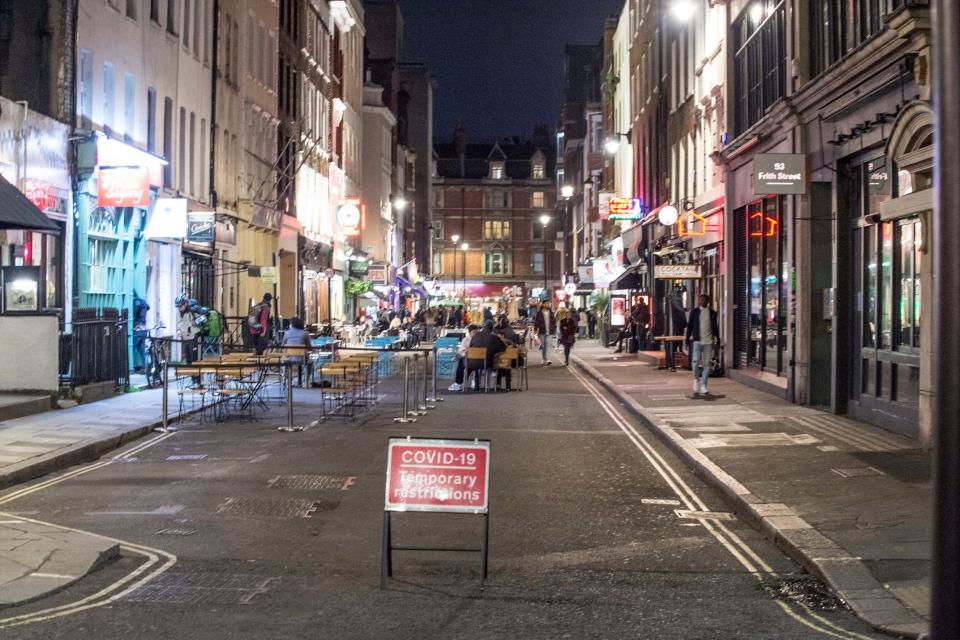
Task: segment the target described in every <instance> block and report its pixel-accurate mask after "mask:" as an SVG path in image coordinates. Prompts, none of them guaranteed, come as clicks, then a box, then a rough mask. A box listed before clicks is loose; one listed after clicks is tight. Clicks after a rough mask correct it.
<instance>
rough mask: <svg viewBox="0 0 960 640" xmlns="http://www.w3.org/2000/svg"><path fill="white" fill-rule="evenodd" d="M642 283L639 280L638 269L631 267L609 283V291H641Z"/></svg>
mask: <svg viewBox="0 0 960 640" xmlns="http://www.w3.org/2000/svg"><path fill="white" fill-rule="evenodd" d="M642 288H643V281H642V280H641V278H640V274H639V273H638V269H637V268H636V267H633V268H631V269H627V270H626V271H624V272H623V273H621V274H620V275H619V276H618V277H617V279H616V280H614V281H613V282H611V283H610V287H609V289H610V290H628V289H629V290H635V289H642Z"/></svg>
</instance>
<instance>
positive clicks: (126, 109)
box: [123, 73, 137, 142]
mask: <svg viewBox="0 0 960 640" xmlns="http://www.w3.org/2000/svg"><path fill="white" fill-rule="evenodd" d="M136 91H137V81H136V80H135V79H134V77H133V74H132V73H125V74H124V75H123V139H124V140H125V141H126V142H133V134H134V128H135V126H136V119H135V115H136V112H137V102H136V101H137V98H136Z"/></svg>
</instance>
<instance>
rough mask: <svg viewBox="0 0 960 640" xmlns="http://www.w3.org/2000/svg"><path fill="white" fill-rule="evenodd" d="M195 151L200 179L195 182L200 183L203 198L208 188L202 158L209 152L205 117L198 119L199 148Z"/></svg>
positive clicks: (205, 168) (231, 183) (205, 166)
mask: <svg viewBox="0 0 960 640" xmlns="http://www.w3.org/2000/svg"><path fill="white" fill-rule="evenodd" d="M233 152H234V153H236V152H237V150H236V149H234V150H233ZM197 153H198V155H199V156H200V162H199V164H200V167H199V168H200V179H199V180H198V181H197V184H199V185H200V197H201V198H204V197H206V195H207V194H208V193H209V190H208V189H207V175H208V173H207V163H206V162H204V158H206V157H207V154H208V153H209V149H207V120H206V118H201V119H200V148H199V150H198V151H197ZM233 184H234V182H232V181H231V182H230V185H231V186H232V185H233Z"/></svg>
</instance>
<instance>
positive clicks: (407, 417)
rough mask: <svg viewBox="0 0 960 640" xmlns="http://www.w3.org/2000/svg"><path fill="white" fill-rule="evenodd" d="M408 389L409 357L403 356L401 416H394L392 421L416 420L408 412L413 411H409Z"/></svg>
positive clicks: (406, 421)
mask: <svg viewBox="0 0 960 640" xmlns="http://www.w3.org/2000/svg"><path fill="white" fill-rule="evenodd" d="M409 391H410V358H404V360H403V417H401V418H394V419H393V421H394V422H401V423H408V422H416V421H417V419H416V418H411V417H410V414H411V413H413V412H412V411H410V403H409V398H408V396H409Z"/></svg>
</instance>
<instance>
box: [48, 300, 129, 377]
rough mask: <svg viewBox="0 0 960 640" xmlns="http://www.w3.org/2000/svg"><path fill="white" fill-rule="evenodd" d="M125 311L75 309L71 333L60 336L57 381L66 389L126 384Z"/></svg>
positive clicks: (127, 348)
mask: <svg viewBox="0 0 960 640" xmlns="http://www.w3.org/2000/svg"><path fill="white" fill-rule="evenodd" d="M127 324H128V315H127V310H126V309H122V310H118V309H103V311H97V310H96V309H77V310H76V311H74V315H73V323H72V332H71V333H61V335H60V380H61V383H62V384H64V385H66V386H69V387H70V388H75V387H79V386H82V385H87V384H93V383H97V382H111V381H112V382H114V383H115V384H116V386H117V387H125V386H127V385H128V384H130V363H129V345H128V341H127Z"/></svg>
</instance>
